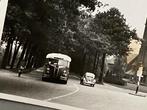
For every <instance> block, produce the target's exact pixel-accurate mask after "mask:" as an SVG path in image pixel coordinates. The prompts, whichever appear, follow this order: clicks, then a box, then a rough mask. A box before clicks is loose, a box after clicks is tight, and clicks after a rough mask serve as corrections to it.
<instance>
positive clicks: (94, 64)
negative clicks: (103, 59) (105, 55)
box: [93, 51, 98, 73]
mask: <svg viewBox="0 0 147 110" xmlns="http://www.w3.org/2000/svg"><path fill="white" fill-rule="evenodd" d="M97 55H98V52H97V51H96V54H95V58H94V63H93V73H95V68H96V62H97Z"/></svg>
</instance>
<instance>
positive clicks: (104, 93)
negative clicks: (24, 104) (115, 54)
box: [0, 70, 147, 110]
mask: <svg viewBox="0 0 147 110" xmlns="http://www.w3.org/2000/svg"><path fill="white" fill-rule="evenodd" d="M0 87H1V88H0V92H3V93H9V94H15V95H20V96H24V97H30V98H35V99H39V100H44V101H49V102H55V103H60V104H65V105H70V106H74V107H79V108H84V109H87V110H146V108H147V105H146V104H147V97H141V96H145V95H147V94H146V93H141V92H139V94H138V95H141V96H134V95H130V94H129V93H134V91H132V90H129V89H124V88H122V87H119V86H118V87H117V86H114V85H109V84H105V85H96V86H95V87H94V88H93V87H88V86H83V85H80V84H79V80H76V79H73V78H70V79H69V81H68V84H67V85H64V84H58V83H49V82H43V81H41V74H40V72H32V73H31V74H23V75H22V76H21V77H20V78H19V77H17V74H15V73H11V72H8V71H4V70H2V71H1V72H0ZM130 87H132V85H131V86H130Z"/></svg>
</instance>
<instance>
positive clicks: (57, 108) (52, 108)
mask: <svg viewBox="0 0 147 110" xmlns="http://www.w3.org/2000/svg"><path fill="white" fill-rule="evenodd" d="M0 100H5V101H11V102H16V103H18V104H19V103H21V104H25V105H33V106H39V107H43V108H48V109H49V110H84V109H80V108H76V107H72V106H68V105H62V104H57V103H52V102H46V101H41V100H36V99H31V98H26V97H21V96H16V95H10V94H4V93H0ZM12 109H13V108H12Z"/></svg>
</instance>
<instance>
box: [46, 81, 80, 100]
mask: <svg viewBox="0 0 147 110" xmlns="http://www.w3.org/2000/svg"><path fill="white" fill-rule="evenodd" d="M73 85H74V87H75V88H76V90H75V91H73V92H70V93H68V94H65V95H60V96H57V97H52V98H49V99H47V100H45V101H51V100H55V99H59V98H63V97H67V96H70V95H73V94H75V93H77V92H78V91H79V87H78V86H77V85H76V84H73Z"/></svg>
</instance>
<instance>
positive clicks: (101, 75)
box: [99, 53, 106, 84]
mask: <svg viewBox="0 0 147 110" xmlns="http://www.w3.org/2000/svg"><path fill="white" fill-rule="evenodd" d="M105 58H106V54H105V53H103V56H102V65H101V72H100V76H99V83H100V84H103V77H104V67H105Z"/></svg>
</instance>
